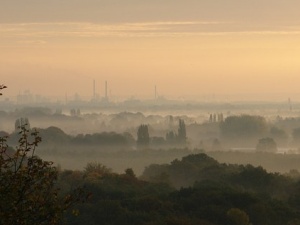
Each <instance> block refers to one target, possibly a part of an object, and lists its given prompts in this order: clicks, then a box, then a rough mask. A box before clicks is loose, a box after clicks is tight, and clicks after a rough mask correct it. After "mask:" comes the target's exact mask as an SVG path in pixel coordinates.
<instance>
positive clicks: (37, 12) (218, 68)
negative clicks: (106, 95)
mask: <svg viewBox="0 0 300 225" xmlns="http://www.w3.org/2000/svg"><path fill="white" fill-rule="evenodd" d="M26 2H27V5H26V7H25V6H24V3H19V2H18V1H16V0H13V1H3V3H1V4H2V5H3V7H1V9H0V14H1V17H0V77H1V82H2V83H4V84H6V85H7V86H9V89H7V91H6V93H7V95H9V96H15V95H16V94H18V93H19V92H22V91H24V90H31V92H32V93H35V94H39V95H47V96H64V95H66V94H68V95H73V94H75V93H78V94H80V95H82V96H90V95H91V87H92V81H93V80H96V81H97V85H98V86H97V90H98V92H99V94H100V95H103V83H104V82H105V81H106V80H107V81H109V84H110V87H111V91H112V93H113V95H115V96H136V97H141V98H150V97H151V96H153V87H154V86H155V85H157V86H158V87H159V91H160V94H161V95H163V96H174V97H182V96H186V97H187V98H188V96H194V97H195V98H197V96H199V97H200V96H204V95H210V94H211V95H217V96H238V95H244V96H248V97H249V99H257V100H260V99H261V100H278V101H280V100H286V99H287V98H289V97H291V98H293V99H296V100H300V91H299V88H298V83H299V82H300V45H299V40H300V16H299V14H298V13H297V12H296V11H297V10H295V9H297V7H298V8H299V6H300V3H299V2H298V1H292V0H290V1H284V2H283V1H279V0H276V1H270V0H263V1H243V3H241V2H240V1H237V0H230V1H225V0H224V1H215V2H214V3H211V1H208V0H199V1H194V0H189V1H184V2H183V1H177V0H176V1H165V2H163V3H160V2H159V1H145V2H144V3H142V2H139V1H135V0H131V1H128V2H127V3H126V4H125V3H124V2H122V1H114V2H115V3H112V2H110V1H104V0H101V1H95V0H88V1H80V0H76V1H71V0H68V1H64V2H63V3H60V1H58V0H53V1H51V3H50V2H43V3H41V2H39V3H38V1H34V0H28V1H26ZM277 98H279V99H277ZM235 99H237V97H235ZM229 100H230V98H229Z"/></svg>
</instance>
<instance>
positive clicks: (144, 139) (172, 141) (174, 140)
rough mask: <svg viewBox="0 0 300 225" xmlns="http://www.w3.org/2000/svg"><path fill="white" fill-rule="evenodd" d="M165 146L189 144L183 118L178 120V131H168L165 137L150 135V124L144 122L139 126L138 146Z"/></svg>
mask: <svg viewBox="0 0 300 225" xmlns="http://www.w3.org/2000/svg"><path fill="white" fill-rule="evenodd" d="M150 144H151V145H152V146H153V147H163V146H179V147H182V146H186V145H187V134H186V126H185V122H184V120H183V119H179V121H178V132H177V133H176V132H174V131H168V132H167V133H166V138H164V137H156V136H154V137H151V138H150V135H149V129H148V125H145V124H142V125H140V126H139V128H138V131H137V146H138V147H144V148H145V147H149V145H150Z"/></svg>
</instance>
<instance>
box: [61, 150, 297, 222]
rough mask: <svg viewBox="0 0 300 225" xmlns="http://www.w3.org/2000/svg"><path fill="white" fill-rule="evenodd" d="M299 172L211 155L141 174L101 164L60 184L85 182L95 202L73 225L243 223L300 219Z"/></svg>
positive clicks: (83, 209)
mask: <svg viewBox="0 0 300 225" xmlns="http://www.w3.org/2000/svg"><path fill="white" fill-rule="evenodd" d="M299 177H300V176H299V173H297V174H296V176H295V174H294V176H293V177H291V176H284V175H280V174H277V173H267V172H266V171H265V170H264V169H263V168H261V167H253V166H251V165H247V166H240V165H231V164H220V163H218V162H217V161H216V160H214V159H212V158H210V157H208V156H207V155H205V154H196V155H189V156H187V157H184V158H182V160H174V161H173V162H171V163H170V164H165V165H151V166H149V167H148V168H146V170H145V172H144V173H143V175H142V176H141V177H140V178H137V177H136V175H135V174H134V171H133V170H132V169H127V170H126V171H125V172H124V173H122V174H116V173H113V172H111V170H109V169H108V168H107V167H105V166H102V165H101V164H97V163H92V164H89V165H88V166H87V167H86V169H85V170H84V171H62V172H61V173H60V180H59V185H61V186H62V187H65V188H69V187H72V186H76V185H84V186H85V188H86V190H88V191H89V192H91V194H92V198H91V199H90V201H88V202H86V203H84V204H82V205H79V206H78V207H77V208H76V209H77V210H79V215H78V216H77V217H76V218H74V217H73V216H72V215H71V214H72V213H71V212H70V213H69V214H68V215H67V216H66V220H67V224H74V225H77V224H78V225H80V224H86V225H92V224H107V225H110V224H115V225H117V224H120V225H126V224H128V225H129V224H130V225H134V224H136V225H141V224H142V225H143V224H145V225H146V224H147V225H150V224H151V225H156V224H157V225H160V224H161V225H165V224H167V225H177V224H178V225H185V224H187V225H196V224H197V225H199V224H203V225H225V224H226V225H228V224H232V225H235V224H236V225H237V224H245V225H247V224H254V225H255V224H265V225H269V224H270V225H271V224H272V225H282V224H291V225H292V224H300V205H299V202H300V180H299Z"/></svg>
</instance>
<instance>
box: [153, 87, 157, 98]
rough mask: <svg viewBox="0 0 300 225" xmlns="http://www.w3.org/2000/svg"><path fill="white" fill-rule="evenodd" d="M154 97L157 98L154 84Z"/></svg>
mask: <svg viewBox="0 0 300 225" xmlns="http://www.w3.org/2000/svg"><path fill="white" fill-rule="evenodd" d="M154 99H157V90H156V85H155V87H154Z"/></svg>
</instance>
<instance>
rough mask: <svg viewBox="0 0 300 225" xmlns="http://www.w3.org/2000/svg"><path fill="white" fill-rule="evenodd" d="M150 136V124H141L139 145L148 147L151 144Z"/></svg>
mask: <svg viewBox="0 0 300 225" xmlns="http://www.w3.org/2000/svg"><path fill="white" fill-rule="evenodd" d="M149 142H150V137H149V131H148V125H145V124H142V125H140V126H139V128H138V131H137V146H138V147H147V146H149Z"/></svg>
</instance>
